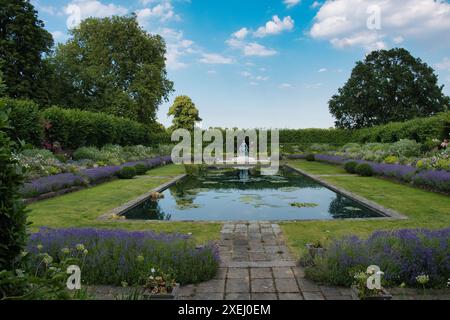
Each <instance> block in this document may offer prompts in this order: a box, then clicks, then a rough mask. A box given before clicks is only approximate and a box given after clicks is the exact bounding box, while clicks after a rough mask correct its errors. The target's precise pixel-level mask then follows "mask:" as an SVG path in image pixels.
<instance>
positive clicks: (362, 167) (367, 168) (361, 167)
mask: <svg viewBox="0 0 450 320" xmlns="http://www.w3.org/2000/svg"><path fill="white" fill-rule="evenodd" d="M355 171H356V173H357V174H359V175H360V176H362V177H371V176H373V173H374V172H373V169H372V166H371V165H370V164H368V163H360V164H358V165H357V166H356V168H355Z"/></svg>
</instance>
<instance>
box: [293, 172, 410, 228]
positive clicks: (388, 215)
mask: <svg viewBox="0 0 450 320" xmlns="http://www.w3.org/2000/svg"><path fill="white" fill-rule="evenodd" d="M285 167H286V168H288V169H290V170H292V171H295V172H297V173H300V174H302V175H304V176H306V177H308V178H310V179H312V180H314V181H316V182H318V183H320V184H321V185H323V186H324V187H326V188H328V189H330V190H332V191H334V192H337V193H339V194H342V195H343V196H345V197H347V198H349V199H351V200H353V201H355V202H357V203H359V204H361V205H363V206H365V207H367V208H369V209H371V210H373V211H375V212H377V213H379V214H381V215H382V216H383V217H379V218H355V219H343V220H380V219H385V220H386V219H390V220H407V219H408V217H406V216H404V215H402V214H400V213H399V212H397V211H395V210H392V209H388V208H386V207H383V206H382V205H379V204H378V203H375V202H373V201H370V200H368V199H366V198H364V197H361V196H359V195H357V194H354V193H353V192H350V191H347V190H345V189H342V188H340V187H337V186H335V185H333V184H331V183H329V182H327V181H325V180H323V179H321V178H320V176H318V175H312V174H309V173H307V172H305V171H303V170H301V169H298V168H295V167H292V166H290V165H287V164H286V165H285ZM321 176H324V177H326V176H327V175H321Z"/></svg>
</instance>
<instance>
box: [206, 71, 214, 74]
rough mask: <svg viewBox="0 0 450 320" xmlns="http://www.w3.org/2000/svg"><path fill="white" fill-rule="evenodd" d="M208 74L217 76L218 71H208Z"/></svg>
mask: <svg viewBox="0 0 450 320" xmlns="http://www.w3.org/2000/svg"><path fill="white" fill-rule="evenodd" d="M206 73H207V74H217V71H216V70H208V71H206Z"/></svg>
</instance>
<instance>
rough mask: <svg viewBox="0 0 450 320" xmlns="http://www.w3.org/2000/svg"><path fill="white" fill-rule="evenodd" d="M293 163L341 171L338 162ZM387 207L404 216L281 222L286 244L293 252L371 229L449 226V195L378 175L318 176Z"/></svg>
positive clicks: (319, 171)
mask: <svg viewBox="0 0 450 320" xmlns="http://www.w3.org/2000/svg"><path fill="white" fill-rule="evenodd" d="M289 164H291V165H292V166H294V167H297V168H299V169H302V170H304V171H306V172H308V173H312V174H316V175H317V174H325V175H326V174H342V173H343V172H342V169H341V167H340V166H334V165H328V164H323V163H319V162H306V161H290V162H289ZM322 179H323V180H326V181H328V182H330V183H331V184H334V185H336V186H339V187H342V188H344V189H346V190H348V191H351V192H353V193H355V194H358V195H360V196H363V197H365V198H367V199H369V200H372V201H374V202H377V203H379V204H381V205H383V206H385V207H387V208H390V209H393V210H396V211H398V212H400V213H402V214H403V215H405V216H407V217H408V218H409V219H408V220H396V221H392V220H389V221H381V220H380V221H311V222H310V221H308V222H289V223H282V224H281V227H282V229H283V231H284V232H285V235H286V237H287V240H288V243H289V245H290V246H291V247H292V248H294V252H295V253H296V254H298V253H299V249H303V247H304V245H305V243H307V242H311V241H316V240H323V239H326V238H335V237H342V236H344V235H349V234H355V235H360V236H367V235H369V234H370V233H372V232H373V231H375V230H380V229H382V230H392V229H400V228H417V227H423V228H431V229H435V228H444V227H448V226H450V197H447V196H445V195H441V194H437V193H433V192H428V191H424V190H421V189H417V188H413V187H410V186H406V185H403V184H399V183H395V182H391V181H387V180H384V179H380V178H375V177H370V178H363V177H358V176H353V175H346V176H335V177H333V176H329V177H322Z"/></svg>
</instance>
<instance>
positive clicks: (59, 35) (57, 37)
mask: <svg viewBox="0 0 450 320" xmlns="http://www.w3.org/2000/svg"><path fill="white" fill-rule="evenodd" d="M51 34H52V36H53V39H54V40H55V42H62V41H63V40H64V39H65V38H66V34H65V33H64V32H62V31H59V30H56V31H53V32H51Z"/></svg>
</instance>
